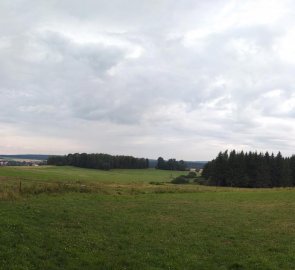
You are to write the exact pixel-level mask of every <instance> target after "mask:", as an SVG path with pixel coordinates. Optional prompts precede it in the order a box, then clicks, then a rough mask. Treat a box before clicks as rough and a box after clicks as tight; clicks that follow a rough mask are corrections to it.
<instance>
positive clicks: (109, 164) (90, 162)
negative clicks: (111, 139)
mask: <svg viewBox="0 0 295 270" xmlns="http://www.w3.org/2000/svg"><path fill="white" fill-rule="evenodd" d="M47 164H48V165H57V166H64V165H70V166H76V167H81V168H92V169H101V170H110V169H145V168H148V167H149V160H148V159H145V158H135V157H132V156H112V155H108V154H86V153H82V154H78V153H76V154H68V155H66V156H50V157H49V158H48V160H47Z"/></svg>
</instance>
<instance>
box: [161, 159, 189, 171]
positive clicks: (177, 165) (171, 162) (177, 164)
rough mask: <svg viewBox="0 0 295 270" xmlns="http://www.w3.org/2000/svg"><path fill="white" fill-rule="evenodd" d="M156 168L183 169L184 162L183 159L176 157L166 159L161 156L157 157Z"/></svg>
mask: <svg viewBox="0 0 295 270" xmlns="http://www.w3.org/2000/svg"><path fill="white" fill-rule="evenodd" d="M156 169H160V170H173V171H184V170H185V169H186V163H185V162H184V161H183V160H179V161H177V160H176V159H172V158H171V159H168V160H167V161H166V160H164V159H163V158H162V157H159V158H158V162H157V166H156Z"/></svg>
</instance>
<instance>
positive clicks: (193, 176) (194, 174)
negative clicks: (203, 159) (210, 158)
mask: <svg viewBox="0 0 295 270" xmlns="http://www.w3.org/2000/svg"><path fill="white" fill-rule="evenodd" d="M186 177H187V178H196V177H197V174H196V173H195V172H189V173H188V175H187V176H186Z"/></svg>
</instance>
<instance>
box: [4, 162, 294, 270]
mask: <svg viewBox="0 0 295 270" xmlns="http://www.w3.org/2000/svg"><path fill="white" fill-rule="evenodd" d="M34 170H36V171H34ZM42 170H44V171H47V172H46V173H44V175H46V177H47V178H46V180H44V179H45V178H44V179H43V181H45V182H46V181H50V179H52V181H57V180H56V179H59V180H60V181H64V182H67V181H71V180H70V178H72V177H73V176H74V175H75V174H76V172H79V173H82V176H80V177H83V179H84V177H86V175H88V173H90V174H93V178H92V177H90V178H89V179H88V178H87V177H88V176H87V177H86V178H87V179H88V180H87V179H86V178H85V179H86V180H84V181H89V183H93V182H95V181H97V182H98V184H99V181H105V182H106V183H107V184H106V186H107V188H108V189H113V188H114V189H116V188H115V187H116V185H117V184H120V177H119V178H114V179H115V180H114V179H111V178H112V173H113V172H101V171H95V170H85V175H84V174H83V169H76V168H70V167H68V168H62V167H58V168H55V167H50V168H5V170H2V168H0V176H1V177H2V180H1V181H2V182H3V181H9V179H10V177H11V179H15V178H18V179H21V178H22V177H24V178H26V177H27V176H28V172H29V173H30V174H32V175H34V173H35V172H36V175H38V177H36V178H34V181H37V180H38V179H39V177H40V175H42V173H43V171H42ZM50 170H52V172H54V174H56V177H57V178H55V179H54V178H50V177H51V176H52V175H51V176H49V174H50V173H48V171H50ZM63 170H64V172H63ZM90 171H91V172H90ZM128 171H129V172H128ZM3 172H5V175H4V173H3ZM58 172H60V175H59V173H58ZM103 173H109V174H108V176H105V177H106V178H108V177H109V178H110V179H106V178H104V177H102V176H101V175H102V174H103ZM129 173H130V180H128V177H127V176H126V174H127V175H128V174H129ZM169 173H170V172H162V171H156V170H142V171H140V172H136V171H131V172H130V170H126V171H122V179H123V180H122V183H123V184H122V190H123V189H124V186H126V188H127V187H128V188H129V186H130V185H131V186H134V187H137V185H139V186H140V189H141V191H142V192H140V193H132V192H125V193H118V192H113V193H111V192H110V193H109V194H105V193H103V192H99V191H98V192H96V191H93V192H88V193H84V192H72V191H68V192H62V193H60V192H58V191H57V192H52V193H49V192H44V193H39V194H38V195H29V196H27V195H26V196H25V195H22V194H21V195H20V196H19V197H17V198H16V199H14V200H10V199H5V200H2V201H0V217H1V218H0V269H17V270H18V269H294V265H295V256H294V254H295V190H293V189H273V190H272V189H268V190H266V189H260V190H257V189H256V190H254V189H253V190H249V189H230V188H229V189H224V188H223V189H222V188H214V187H200V186H197V185H188V186H186V187H183V188H181V187H178V186H177V187H175V186H173V185H171V184H165V185H163V186H162V185H160V186H159V187H158V186H156V187H157V188H160V189H159V190H157V189H156V190H152V192H151V191H150V189H149V186H153V185H149V184H148V183H149V182H150V181H159V182H162V181H166V180H169V177H170V175H169ZM8 174H11V175H10V176H9V175H8ZM66 174H68V178H69V179H67V176H66ZM95 174H97V175H96V176H95ZM140 174H142V176H141V177H140ZM144 174H146V175H145V176H143V175H144ZM153 174H154V177H152V175H153ZM159 174H163V175H162V176H163V178H164V179H160V178H157V177H160V176H159ZM4 177H6V180H4ZM99 177H102V178H99ZM116 177H117V176H116ZM133 177H134V178H133ZM151 178H153V179H151ZM136 179H137V180H136ZM155 179H158V180H155ZM161 180H162V181H161ZM13 181H14V180H13ZM23 181H25V180H23ZM40 181H42V179H40ZM75 181H76V180H75ZM78 181H82V180H81V179H80V180H78ZM108 181H109V182H108ZM117 181H118V182H117ZM136 181H139V184H138V183H137V182H136ZM142 182H144V183H142ZM108 183H110V184H108ZM124 183H125V184H124ZM114 184H115V185H114ZM144 191H147V192H144ZM159 191H160V192H159ZM172 191H173V192H172Z"/></svg>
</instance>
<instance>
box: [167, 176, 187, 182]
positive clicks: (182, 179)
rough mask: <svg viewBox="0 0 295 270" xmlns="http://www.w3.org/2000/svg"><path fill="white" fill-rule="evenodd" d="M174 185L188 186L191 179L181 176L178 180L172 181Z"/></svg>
mask: <svg viewBox="0 0 295 270" xmlns="http://www.w3.org/2000/svg"><path fill="white" fill-rule="evenodd" d="M171 183H172V184H188V183H189V179H188V178H187V177H186V176H184V175H180V176H178V177H176V178H174V179H173V180H172V181H171Z"/></svg>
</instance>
